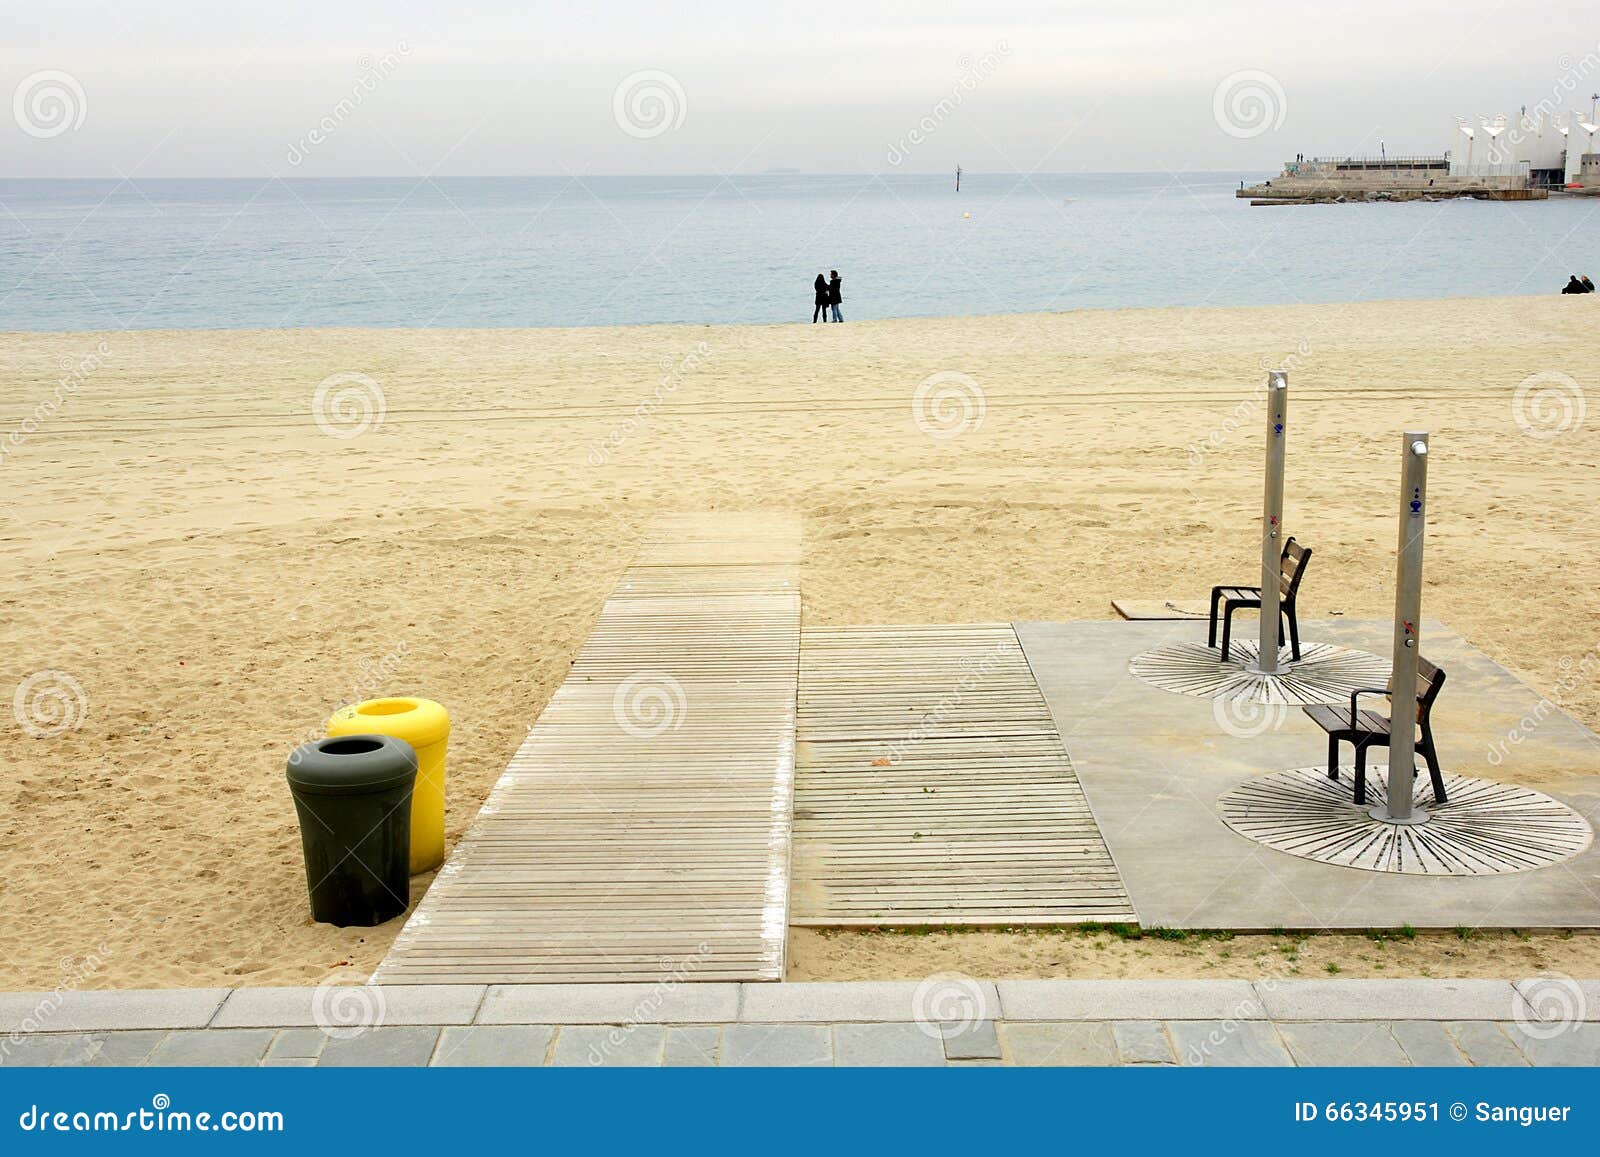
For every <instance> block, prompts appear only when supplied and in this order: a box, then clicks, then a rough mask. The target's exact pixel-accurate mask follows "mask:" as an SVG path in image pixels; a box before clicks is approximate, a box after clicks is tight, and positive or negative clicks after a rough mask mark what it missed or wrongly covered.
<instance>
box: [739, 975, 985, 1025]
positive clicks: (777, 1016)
mask: <svg viewBox="0 0 1600 1157" xmlns="http://www.w3.org/2000/svg"><path fill="white" fill-rule="evenodd" d="M743 1001H744V1003H743V1005H742V1006H741V1008H740V1012H739V1018H738V1019H739V1020H741V1021H743V1022H745V1023H756V1022H766V1023H778V1024H842V1023H845V1022H869V1023H870V1022H875V1021H888V1022H891V1023H904V1022H906V1021H915V1020H921V1019H924V1018H925V1017H927V1016H931V1015H934V1014H938V1015H940V1016H948V1017H950V1019H951V1020H952V1021H962V1020H996V1019H998V1018H999V1016H1000V997H999V994H998V993H997V992H996V991H995V986H994V984H993V983H991V982H990V981H987V980H972V979H970V978H965V977H955V978H951V979H948V980H947V979H942V978H938V977H933V978H930V979H928V980H924V981H899V980H865V981H862V980H856V981H808V982H802V983H795V984H790V983H779V984H746V985H744V992H743Z"/></svg>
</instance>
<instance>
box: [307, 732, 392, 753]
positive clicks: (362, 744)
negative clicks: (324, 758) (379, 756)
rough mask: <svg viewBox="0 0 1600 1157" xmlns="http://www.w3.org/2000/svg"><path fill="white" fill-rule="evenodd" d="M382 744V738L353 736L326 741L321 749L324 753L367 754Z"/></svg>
mask: <svg viewBox="0 0 1600 1157" xmlns="http://www.w3.org/2000/svg"><path fill="white" fill-rule="evenodd" d="M382 746H383V743H382V741H381V740H377V739H368V738H365V737H363V736H352V737H351V738H349V739H335V740H334V741H333V742H331V743H324V744H323V745H322V747H321V748H320V749H319V750H321V752H322V753H323V754H324V755H367V754H370V753H371V752H374V751H377V750H378V749H379V748H381V747H382Z"/></svg>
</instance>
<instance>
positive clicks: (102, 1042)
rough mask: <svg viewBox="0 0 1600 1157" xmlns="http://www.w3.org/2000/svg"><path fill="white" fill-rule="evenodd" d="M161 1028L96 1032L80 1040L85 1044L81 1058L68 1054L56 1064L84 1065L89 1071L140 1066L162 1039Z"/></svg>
mask: <svg viewBox="0 0 1600 1157" xmlns="http://www.w3.org/2000/svg"><path fill="white" fill-rule="evenodd" d="M166 1037H167V1034H166V1033H165V1032H163V1031H162V1030H161V1029H131V1030H129V1031H127V1032H96V1033H89V1034H88V1035H87V1036H85V1037H84V1038H82V1039H83V1040H84V1042H85V1044H84V1049H83V1053H82V1055H81V1058H80V1057H79V1055H78V1054H75V1053H68V1054H67V1055H66V1056H64V1057H62V1058H61V1060H59V1061H57V1062H56V1063H57V1064H58V1065H68V1064H72V1065H86V1066H88V1067H91V1068H128V1067H130V1066H133V1065H142V1064H144V1063H145V1061H147V1060H148V1059H149V1058H150V1054H151V1053H153V1052H154V1051H155V1050H156V1046H157V1045H159V1044H160V1043H161V1042H162V1041H163V1040H165V1039H166Z"/></svg>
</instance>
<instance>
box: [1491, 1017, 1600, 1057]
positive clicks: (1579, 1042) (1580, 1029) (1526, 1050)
mask: <svg viewBox="0 0 1600 1157" xmlns="http://www.w3.org/2000/svg"><path fill="white" fill-rule="evenodd" d="M1501 1027H1502V1028H1503V1029H1504V1030H1505V1032H1506V1035H1507V1036H1508V1037H1509V1038H1510V1039H1511V1040H1512V1041H1513V1042H1514V1043H1515V1044H1516V1046H1517V1047H1518V1048H1519V1049H1521V1050H1522V1052H1523V1054H1524V1055H1525V1056H1526V1057H1527V1058H1528V1059H1529V1060H1530V1061H1532V1062H1533V1063H1534V1064H1536V1065H1539V1066H1541V1067H1548V1066H1563V1067H1565V1066H1572V1065H1582V1066H1587V1067H1593V1066H1596V1065H1600V1024H1569V1025H1567V1026H1565V1027H1563V1028H1561V1029H1560V1031H1558V1032H1554V1033H1553V1034H1552V1031H1551V1030H1553V1029H1555V1028H1556V1027H1557V1026H1556V1025H1545V1024H1536V1025H1521V1024H1507V1025H1502V1026H1501Z"/></svg>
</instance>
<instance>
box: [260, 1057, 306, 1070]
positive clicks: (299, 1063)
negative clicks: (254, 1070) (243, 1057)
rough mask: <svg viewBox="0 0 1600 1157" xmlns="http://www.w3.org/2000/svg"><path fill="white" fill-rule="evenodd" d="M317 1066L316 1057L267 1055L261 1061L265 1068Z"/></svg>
mask: <svg viewBox="0 0 1600 1157" xmlns="http://www.w3.org/2000/svg"><path fill="white" fill-rule="evenodd" d="M316 1066H317V1058H316V1057H277V1058H273V1057H267V1058H266V1059H265V1060H263V1061H262V1062H261V1067H262V1068H264V1069H313V1068H316Z"/></svg>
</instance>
